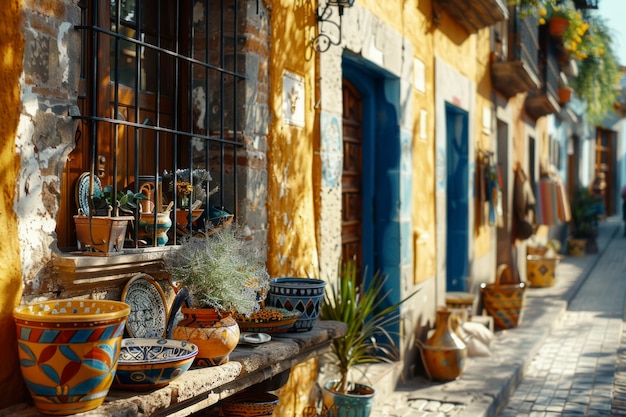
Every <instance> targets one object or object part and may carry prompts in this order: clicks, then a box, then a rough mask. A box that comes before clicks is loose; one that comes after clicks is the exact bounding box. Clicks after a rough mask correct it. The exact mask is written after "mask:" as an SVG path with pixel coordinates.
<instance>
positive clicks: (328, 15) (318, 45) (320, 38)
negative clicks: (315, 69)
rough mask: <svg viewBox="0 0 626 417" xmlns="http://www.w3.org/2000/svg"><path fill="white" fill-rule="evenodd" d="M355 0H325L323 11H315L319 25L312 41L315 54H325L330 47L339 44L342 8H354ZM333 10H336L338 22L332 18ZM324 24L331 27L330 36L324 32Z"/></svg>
mask: <svg viewBox="0 0 626 417" xmlns="http://www.w3.org/2000/svg"><path fill="white" fill-rule="evenodd" d="M354 2H355V0H326V5H325V6H324V8H323V9H321V10H320V9H319V8H318V9H317V22H318V23H319V24H320V25H319V33H318V35H317V36H316V37H315V38H314V39H313V48H314V49H315V50H316V51H317V52H326V51H328V49H330V46H331V45H340V44H341V19H342V16H343V9H344V7H352V6H354ZM333 8H337V9H338V13H339V22H337V21H336V20H335V19H333V18H332V16H333ZM324 23H328V24H329V25H331V28H333V29H332V30H331V32H332V33H331V34H329V33H327V32H324V31H323V28H324Z"/></svg>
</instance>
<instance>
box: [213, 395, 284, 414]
mask: <svg viewBox="0 0 626 417" xmlns="http://www.w3.org/2000/svg"><path fill="white" fill-rule="evenodd" d="M277 405H278V397H277V396H276V395H274V394H270V393H269V392H250V393H247V392H244V393H241V394H236V395H234V396H232V397H229V398H227V399H225V400H224V401H222V414H224V416H225V417H262V416H271V415H273V414H274V409H275V408H276V406H277Z"/></svg>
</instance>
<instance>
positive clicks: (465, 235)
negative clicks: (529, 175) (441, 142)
mask: <svg viewBox="0 0 626 417" xmlns="http://www.w3.org/2000/svg"><path fill="white" fill-rule="evenodd" d="M468 135H469V132H468V115H467V112H466V111H463V110H461V109H459V108H458V107H455V106H453V105H451V104H449V103H446V148H447V150H448V152H447V193H446V218H447V223H448V224H447V232H446V289H447V291H467V280H466V278H467V274H468V268H469V192H468V187H469V136H468Z"/></svg>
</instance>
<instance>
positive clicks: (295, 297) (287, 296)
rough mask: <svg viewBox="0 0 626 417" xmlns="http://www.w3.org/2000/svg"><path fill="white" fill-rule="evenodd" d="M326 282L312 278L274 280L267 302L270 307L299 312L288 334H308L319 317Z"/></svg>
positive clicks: (271, 283)
mask: <svg viewBox="0 0 626 417" xmlns="http://www.w3.org/2000/svg"><path fill="white" fill-rule="evenodd" d="M325 287H326V282H325V281H322V280H321V279H314V278H274V279H272V280H271V281H270V290H269V293H268V296H267V302H268V304H269V305H270V306H272V307H276V308H284V309H285V310H288V311H299V312H300V313H301V314H300V317H299V318H298V320H296V322H295V323H294V325H293V326H292V327H291V328H290V329H289V330H288V331H289V332H308V331H309V330H311V329H312V328H313V327H314V326H315V323H316V322H317V319H318V317H319V315H320V310H321V308H322V302H323V301H324V289H325Z"/></svg>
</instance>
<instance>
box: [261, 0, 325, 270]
mask: <svg viewBox="0 0 626 417" xmlns="http://www.w3.org/2000/svg"><path fill="white" fill-rule="evenodd" d="M266 4H267V6H268V8H270V9H271V23H270V24H271V34H272V39H271V51H270V63H269V69H270V71H269V72H270V98H269V103H270V115H271V122H270V127H269V135H268V146H267V148H268V152H267V156H268V200H267V212H268V223H269V231H268V246H269V249H268V262H267V267H268V270H269V272H270V275H271V276H272V277H277V276H301V277H307V276H317V271H318V266H317V249H316V248H317V245H316V238H315V213H314V205H313V188H312V187H313V185H312V184H313V178H312V175H313V137H314V135H313V133H314V132H313V130H314V120H315V111H314V105H315V97H314V85H315V72H314V71H315V56H314V54H313V53H312V49H311V48H310V31H311V29H312V28H313V27H314V24H315V18H314V14H312V11H311V5H310V4H309V3H308V2H293V1H291V0H278V1H267V2H266ZM285 70H286V71H289V72H291V73H294V74H296V75H298V76H301V77H303V79H304V88H305V93H304V97H302V98H299V99H298V100H304V112H305V114H304V127H296V126H293V125H289V124H286V123H285V120H284V118H283V111H282V108H283V88H282V87H283V71H285Z"/></svg>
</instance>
